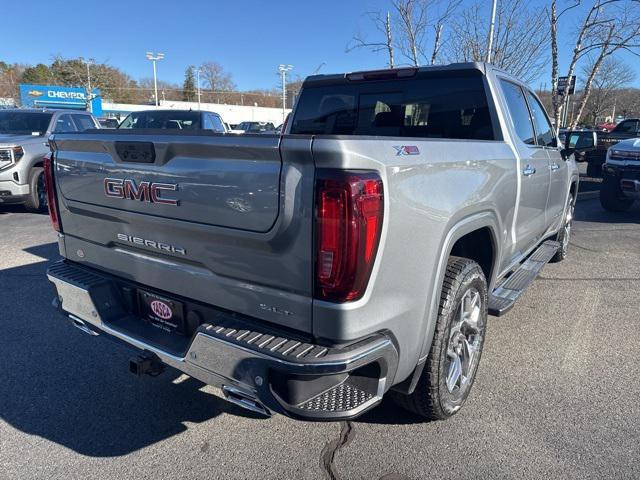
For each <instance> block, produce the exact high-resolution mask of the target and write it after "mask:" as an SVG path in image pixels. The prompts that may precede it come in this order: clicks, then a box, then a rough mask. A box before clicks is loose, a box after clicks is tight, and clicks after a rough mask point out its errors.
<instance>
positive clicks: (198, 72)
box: [196, 67, 202, 110]
mask: <svg viewBox="0 0 640 480" xmlns="http://www.w3.org/2000/svg"><path fill="white" fill-rule="evenodd" d="M201 71H202V67H198V69H197V70H196V83H197V85H198V110H200V72H201Z"/></svg>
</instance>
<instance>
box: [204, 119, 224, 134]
mask: <svg viewBox="0 0 640 480" xmlns="http://www.w3.org/2000/svg"><path fill="white" fill-rule="evenodd" d="M207 117H209V119H208V121H210V122H211V129H212V130H213V131H214V132H217V133H224V125H223V124H222V120H220V117H219V116H217V115H207Z"/></svg>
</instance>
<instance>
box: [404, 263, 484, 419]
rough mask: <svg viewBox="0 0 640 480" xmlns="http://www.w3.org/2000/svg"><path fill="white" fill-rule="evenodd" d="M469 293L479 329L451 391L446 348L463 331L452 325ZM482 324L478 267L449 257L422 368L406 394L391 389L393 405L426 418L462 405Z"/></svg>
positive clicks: (480, 342) (442, 415)
mask: <svg viewBox="0 0 640 480" xmlns="http://www.w3.org/2000/svg"><path fill="white" fill-rule="evenodd" d="M468 292H469V293H468ZM476 293H477V294H478V296H477V297H476V296H475V294H476ZM469 294H471V295H473V296H474V298H476V299H477V300H478V303H477V305H478V308H479V310H478V311H477V314H478V315H477V318H478V322H477V324H478V325H479V327H480V328H479V332H478V334H477V336H476V338H475V340H474V342H473V343H474V345H476V347H475V348H474V353H473V355H472V356H471V357H470V358H471V360H470V362H469V363H468V365H469V367H468V370H467V373H468V375H467V376H466V377H465V376H464V375H460V377H459V378H460V384H459V385H458V384H457V383H456V385H455V386H454V387H453V390H450V389H449V387H448V386H447V379H448V376H449V374H450V372H451V370H450V368H451V364H452V363H454V361H453V360H452V357H451V356H450V355H449V353H455V350H454V349H450V347H451V346H452V345H454V344H455V341H454V340H455V339H456V338H457V337H459V333H462V332H463V330H462V329H461V330H460V331H459V333H456V330H455V328H456V327H455V326H456V324H458V323H459V318H460V317H461V316H462V315H461V310H462V309H463V307H462V302H463V300H465V299H467V298H468V296H469ZM474 311H475V309H474ZM463 324H464V322H463ZM486 325H487V280H486V279H485V276H484V273H483V272H482V269H481V268H480V266H479V265H478V264H477V263H476V262H474V261H473V260H469V259H467V258H460V257H451V258H450V259H449V262H448V264H447V271H446V273H445V278H444V284H443V287H442V293H441V295H440V305H439V308H438V318H437V323H436V329H435V332H434V335H433V342H432V344H431V350H430V352H429V356H428V357H427V360H426V364H425V366H424V370H423V371H422V375H421V376H420V379H419V380H418V384H417V385H416V388H415V390H414V391H413V393H411V394H410V395H406V394H403V393H400V392H392V394H393V398H394V399H395V401H396V402H397V404H398V405H399V406H401V407H402V408H404V409H406V410H409V411H410V412H413V413H416V414H418V415H420V416H422V417H424V418H426V419H427V420H444V419H447V418H449V417H451V416H452V415H455V414H456V413H457V412H458V411H459V410H460V408H461V407H462V405H463V404H464V402H465V400H466V399H467V397H468V395H469V392H470V390H471V386H472V385H473V381H474V379H475V376H476V373H477V370H478V364H479V362H480V356H481V355H482V347H483V345H484V338H485V333H486ZM467 331H469V330H467ZM476 342H477V344H476ZM462 365H465V363H464V362H463V363H462ZM461 368H464V367H461ZM461 371H463V370H461ZM452 378H453V377H452Z"/></svg>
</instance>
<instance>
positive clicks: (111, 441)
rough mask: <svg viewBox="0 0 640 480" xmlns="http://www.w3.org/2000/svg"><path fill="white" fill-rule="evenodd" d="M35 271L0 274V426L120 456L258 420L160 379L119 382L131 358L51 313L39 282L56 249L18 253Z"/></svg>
mask: <svg viewBox="0 0 640 480" xmlns="http://www.w3.org/2000/svg"><path fill="white" fill-rule="evenodd" d="M25 251H27V252H28V253H31V254H33V255H36V256H39V257H42V258H43V259H45V261H42V262H37V263H33V264H30V265H24V266H20V267H15V268H9V269H5V270H0V289H1V290H0V291H2V292H3V296H2V297H1V298H0V330H1V331H2V335H0V352H1V355H2V370H3V371H2V382H1V383H0V418H1V419H2V420H4V421H5V422H7V423H8V424H9V425H10V426H12V427H14V428H16V429H18V430H21V431H23V432H26V433H28V434H31V435H37V436H40V437H42V438H45V439H47V440H49V441H52V442H56V443H58V444H61V445H63V446H65V447H67V448H70V449H72V450H74V451H76V452H78V453H80V454H83V455H88V456H96V457H110V456H119V455H125V454H127V453H130V452H132V451H135V450H138V449H140V448H143V447H146V446H149V445H151V444H154V443H156V442H158V441H160V440H163V439H166V438H168V437H171V436H173V435H176V434H178V433H180V432H182V431H184V430H186V429H187V425H185V423H186V422H194V423H200V422H205V421H207V420H209V419H211V418H214V417H216V416H218V415H220V414H222V413H231V414H233V415H239V416H244V417H250V418H256V419H261V418H263V417H261V416H259V415H253V414H252V413H251V412H247V411H245V410H242V409H240V408H239V407H235V406H234V405H232V404H230V403H228V402H226V401H224V400H223V399H221V398H218V397H216V396H215V395H212V394H210V393H207V392H205V391H202V390H201V389H202V388H203V387H204V385H203V384H202V383H201V382H198V381H197V380H194V379H192V378H189V377H186V376H181V375H180V372H178V371H176V370H173V369H167V371H166V372H165V373H163V374H162V375H160V376H159V377H155V378H151V377H143V378H140V379H138V378H136V377H134V376H132V375H131V374H130V373H128V359H129V358H130V356H132V353H133V351H132V350H129V349H128V348H126V347H124V346H120V345H118V344H115V343H113V342H109V341H105V340H106V339H105V338H101V337H89V336H87V335H86V334H84V333H82V332H81V331H80V330H78V329H76V328H74V327H73V326H72V325H71V324H70V322H67V321H66V320H65V319H64V317H63V316H62V315H61V314H59V313H57V312H56V311H55V310H54V309H53V307H52V305H51V301H52V298H53V289H52V287H51V285H50V284H49V281H48V280H47V278H46V276H45V271H46V268H47V265H48V264H49V263H50V261H52V260H55V259H57V258H58V249H57V244H55V243H49V244H44V245H39V246H36V247H33V248H29V249H26V250H25Z"/></svg>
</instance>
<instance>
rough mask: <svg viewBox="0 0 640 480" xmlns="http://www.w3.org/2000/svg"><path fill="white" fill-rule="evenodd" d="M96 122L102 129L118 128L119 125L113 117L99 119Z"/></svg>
mask: <svg viewBox="0 0 640 480" xmlns="http://www.w3.org/2000/svg"><path fill="white" fill-rule="evenodd" d="M98 122H99V123H100V126H101V127H102V128H118V125H120V122H119V121H118V119H117V118H113V117H109V118H99V119H98Z"/></svg>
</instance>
